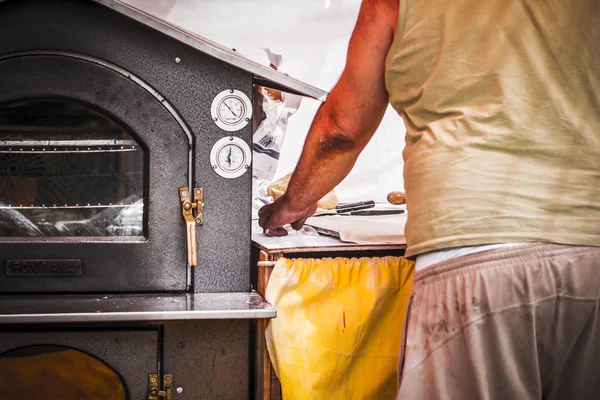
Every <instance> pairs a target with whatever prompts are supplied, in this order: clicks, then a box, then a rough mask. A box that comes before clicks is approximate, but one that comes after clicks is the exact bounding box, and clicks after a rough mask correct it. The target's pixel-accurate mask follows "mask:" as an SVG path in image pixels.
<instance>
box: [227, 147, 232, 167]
mask: <svg viewBox="0 0 600 400" xmlns="http://www.w3.org/2000/svg"><path fill="white" fill-rule="evenodd" d="M227 161H229V165H231V147H230V148H229V154H228V155H227Z"/></svg>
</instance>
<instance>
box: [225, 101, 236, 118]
mask: <svg viewBox="0 0 600 400" xmlns="http://www.w3.org/2000/svg"><path fill="white" fill-rule="evenodd" d="M223 104H225V107H227V108H229V111H231V113H232V114H233V116H234V117H237V114H236V113H234V112H233V110H232V109H231V107H229V106H228V105H227V103H223Z"/></svg>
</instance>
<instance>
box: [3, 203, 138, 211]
mask: <svg viewBox="0 0 600 400" xmlns="http://www.w3.org/2000/svg"><path fill="white" fill-rule="evenodd" d="M134 204H135V203H118V204H112V203H109V204H85V205H78V204H77V205H68V204H65V205H51V206H46V205H42V206H33V205H29V206H27V205H26V206H24V205H18V206H17V205H12V204H6V205H5V204H1V203H0V210H69V209H71V210H77V209H82V210H83V209H96V208H101V209H106V208H127V207H131V206H133V205H134Z"/></svg>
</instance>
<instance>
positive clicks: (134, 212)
mask: <svg viewBox="0 0 600 400" xmlns="http://www.w3.org/2000/svg"><path fill="white" fill-rule="evenodd" d="M255 85H263V86H269V87H274V88H277V89H281V90H285V91H288V92H291V93H296V94H300V95H304V96H308V97H312V98H316V99H319V100H323V99H324V97H325V93H324V92H321V91H320V90H318V89H315V88H313V87H311V86H308V85H306V84H303V83H301V82H298V81H296V80H294V79H292V78H290V77H288V76H285V75H282V74H279V73H277V72H276V71H273V70H272V69H270V68H268V67H264V66H262V65H259V64H256V63H254V62H252V61H250V60H247V59H245V58H244V57H242V56H240V55H239V54H237V53H236V52H235V51H234V50H232V49H227V48H224V47H222V46H219V45H217V44H215V43H213V42H210V41H209V40H207V39H204V38H202V37H199V36H196V35H194V34H192V33H189V32H186V31H184V30H182V29H179V28H177V27H175V26H171V25H169V24H167V23H165V22H164V21H160V20H158V19H155V18H153V17H151V16H149V15H147V14H144V13H143V12H141V11H139V10H136V9H134V8H131V7H129V6H127V5H125V4H122V3H120V2H118V1H113V0H98V1H92V0H51V1H49V0H0V268H1V270H0V397H2V398H11V399H16V400H20V399H23V400H35V399H42V398H43V399H48V398H57V399H58V398H61V399H62V398H65V399H69V398H73V399H75V398H77V399H79V398H81V399H100V398H102V399H107V398H110V399H142V398H143V399H160V398H165V399H166V398H179V399H227V398H247V397H248V396H249V393H251V382H252V379H251V377H250V376H249V375H250V371H251V367H250V362H249V352H250V351H251V349H250V347H251V344H250V343H251V342H250V335H251V324H250V322H249V320H251V319H257V318H271V317H273V316H274V315H275V310H273V309H272V308H271V307H270V306H269V305H268V304H266V303H265V302H264V300H263V299H262V298H261V297H260V296H259V295H257V294H256V293H255V292H253V291H252V289H251V286H250V233H251V232H250V230H251V228H250V226H251V173H250V171H249V170H250V168H251V150H250V149H251V145H252V133H253V127H255V126H256V123H257V121H256V119H257V116H258V115H260V110H259V109H258V108H259V106H258V105H257V104H258V102H257V96H256V92H255ZM253 118H254V121H252V120H253ZM169 396H171V397H169Z"/></svg>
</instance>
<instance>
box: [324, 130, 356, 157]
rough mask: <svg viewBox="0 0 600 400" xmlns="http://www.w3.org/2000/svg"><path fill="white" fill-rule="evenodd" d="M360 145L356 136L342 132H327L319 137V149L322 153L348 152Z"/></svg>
mask: <svg viewBox="0 0 600 400" xmlns="http://www.w3.org/2000/svg"><path fill="white" fill-rule="evenodd" d="M358 147H359V146H358V141H357V140H356V138H354V137H352V136H351V135H346V134H344V133H341V132H335V133H327V134H324V135H322V136H321V137H320V138H319V151H320V152H321V153H322V154H334V153H347V152H351V151H354V150H355V149H356V148H358Z"/></svg>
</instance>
